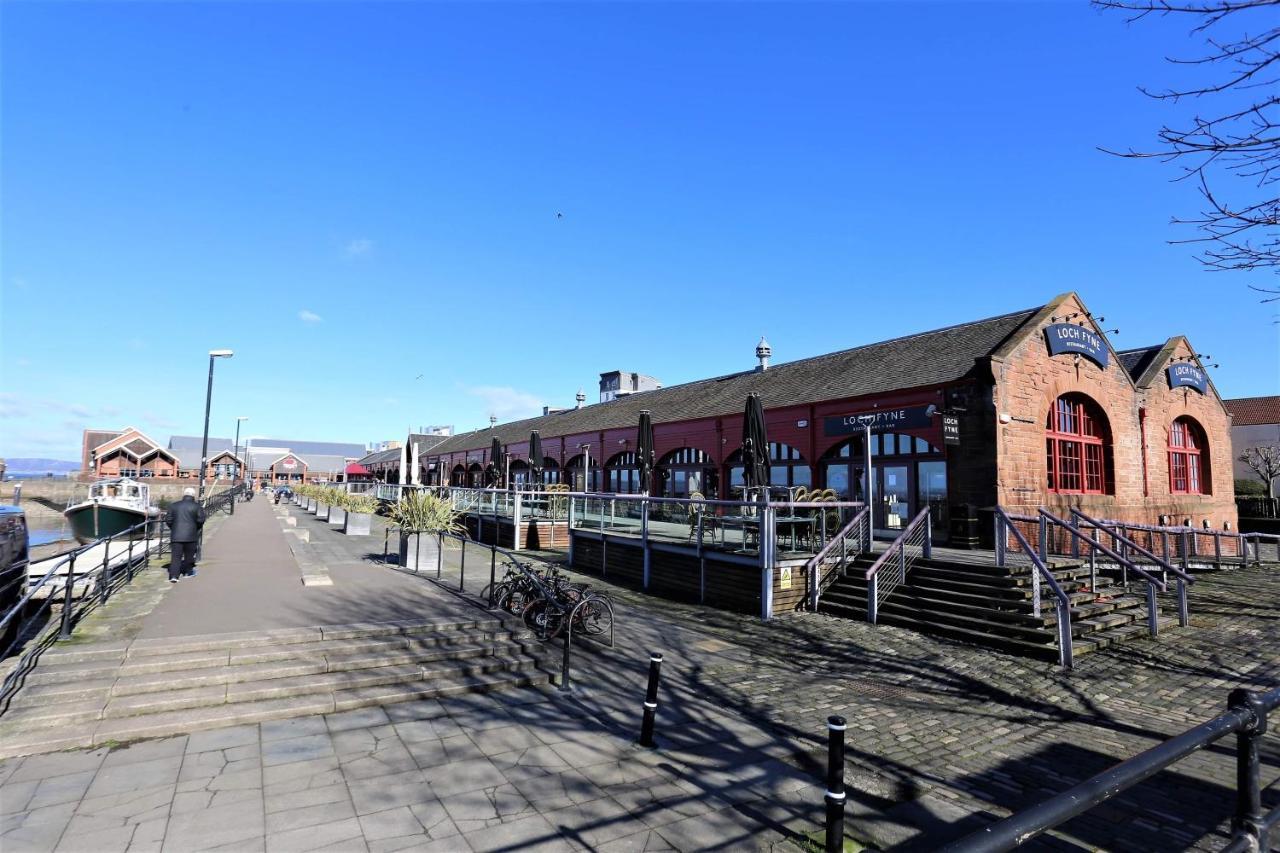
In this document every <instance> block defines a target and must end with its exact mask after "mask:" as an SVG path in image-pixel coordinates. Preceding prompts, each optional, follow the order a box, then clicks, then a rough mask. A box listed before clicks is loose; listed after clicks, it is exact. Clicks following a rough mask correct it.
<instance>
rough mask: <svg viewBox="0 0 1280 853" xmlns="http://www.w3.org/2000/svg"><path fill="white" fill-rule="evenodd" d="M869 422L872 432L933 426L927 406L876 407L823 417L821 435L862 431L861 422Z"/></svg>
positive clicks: (849, 433)
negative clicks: (871, 410) (851, 413)
mask: <svg viewBox="0 0 1280 853" xmlns="http://www.w3.org/2000/svg"><path fill="white" fill-rule="evenodd" d="M864 421H870V422H871V431H872V432H877V433H878V432H896V431H898V430H900V429H926V428H928V427H930V426H933V417H932V416H931V415H930V414H929V407H928V406H903V407H901V408H897V409H877V410H875V411H874V412H858V413H857V414H853V415H841V416H839V417H835V418H823V421H822V434H823V435H853V434H854V433H859V432H862V430H863V422H864Z"/></svg>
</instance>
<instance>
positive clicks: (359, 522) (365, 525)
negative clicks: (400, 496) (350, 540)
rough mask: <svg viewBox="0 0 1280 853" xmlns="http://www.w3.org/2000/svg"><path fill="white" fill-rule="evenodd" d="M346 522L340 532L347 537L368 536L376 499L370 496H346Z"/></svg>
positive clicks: (376, 505)
mask: <svg viewBox="0 0 1280 853" xmlns="http://www.w3.org/2000/svg"><path fill="white" fill-rule="evenodd" d="M346 510H347V520H346V524H344V525H343V527H342V532H343V533H345V534H347V535H348V536H368V535H369V531H370V530H371V529H372V527H373V514H374V513H375V512H377V511H378V499H377V498H375V497H373V496H372V495H347V506H346Z"/></svg>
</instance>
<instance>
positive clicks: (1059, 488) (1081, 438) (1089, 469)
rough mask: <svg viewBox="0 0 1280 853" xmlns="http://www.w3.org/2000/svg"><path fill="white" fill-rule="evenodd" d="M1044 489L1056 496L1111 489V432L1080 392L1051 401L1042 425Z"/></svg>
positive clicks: (1093, 492)
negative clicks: (1045, 468)
mask: <svg viewBox="0 0 1280 853" xmlns="http://www.w3.org/2000/svg"><path fill="white" fill-rule="evenodd" d="M1045 461H1046V464H1047V467H1048V482H1047V485H1048V488H1049V491H1051V492H1056V493H1057V494H1060V495H1103V494H1110V492H1111V475H1110V470H1109V469H1110V468H1111V433H1110V430H1109V429H1108V428H1107V416H1106V415H1104V414H1103V413H1102V409H1100V408H1099V407H1098V404H1097V403H1095V402H1093V400H1091V399H1089V398H1088V397H1086V396H1085V395H1083V394H1064V395H1062V396H1061V397H1059V398H1058V399H1057V400H1054V401H1053V407H1052V408H1050V409H1049V417H1048V420H1047V422H1046V424H1045Z"/></svg>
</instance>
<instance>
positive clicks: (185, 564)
mask: <svg viewBox="0 0 1280 853" xmlns="http://www.w3.org/2000/svg"><path fill="white" fill-rule="evenodd" d="M195 498H196V490H195V489H191V488H187V489H183V490H182V500H180V501H178V502H176V503H174V504H173V505H171V506H170V507H169V517H168V518H167V519H166V521H167V522H168V523H169V542H170V544H171V545H172V551H173V553H172V554H171V555H170V557H171V558H170V560H169V583H177V582H178V578H179V577H182V576H183V575H186V576H187V577H190V576H192V575H194V574H195V573H196V569H195V565H196V545H197V544H198V543H199V542H200V529H201V528H202V527H204V507H202V506H200V504H198V503H196V500H195Z"/></svg>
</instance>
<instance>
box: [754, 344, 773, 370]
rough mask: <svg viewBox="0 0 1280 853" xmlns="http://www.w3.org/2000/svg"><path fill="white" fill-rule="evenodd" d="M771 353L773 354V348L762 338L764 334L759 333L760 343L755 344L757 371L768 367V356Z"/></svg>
mask: <svg viewBox="0 0 1280 853" xmlns="http://www.w3.org/2000/svg"><path fill="white" fill-rule="evenodd" d="M771 355H773V348H772V347H770V346H769V342H768V341H766V340H765V339H764V335H761V336H760V343H758V344H756V358H758V359H760V364H758V365H757V366H756V372H757V373H759V372H763V371H765V370H768V369H769V356H771Z"/></svg>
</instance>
